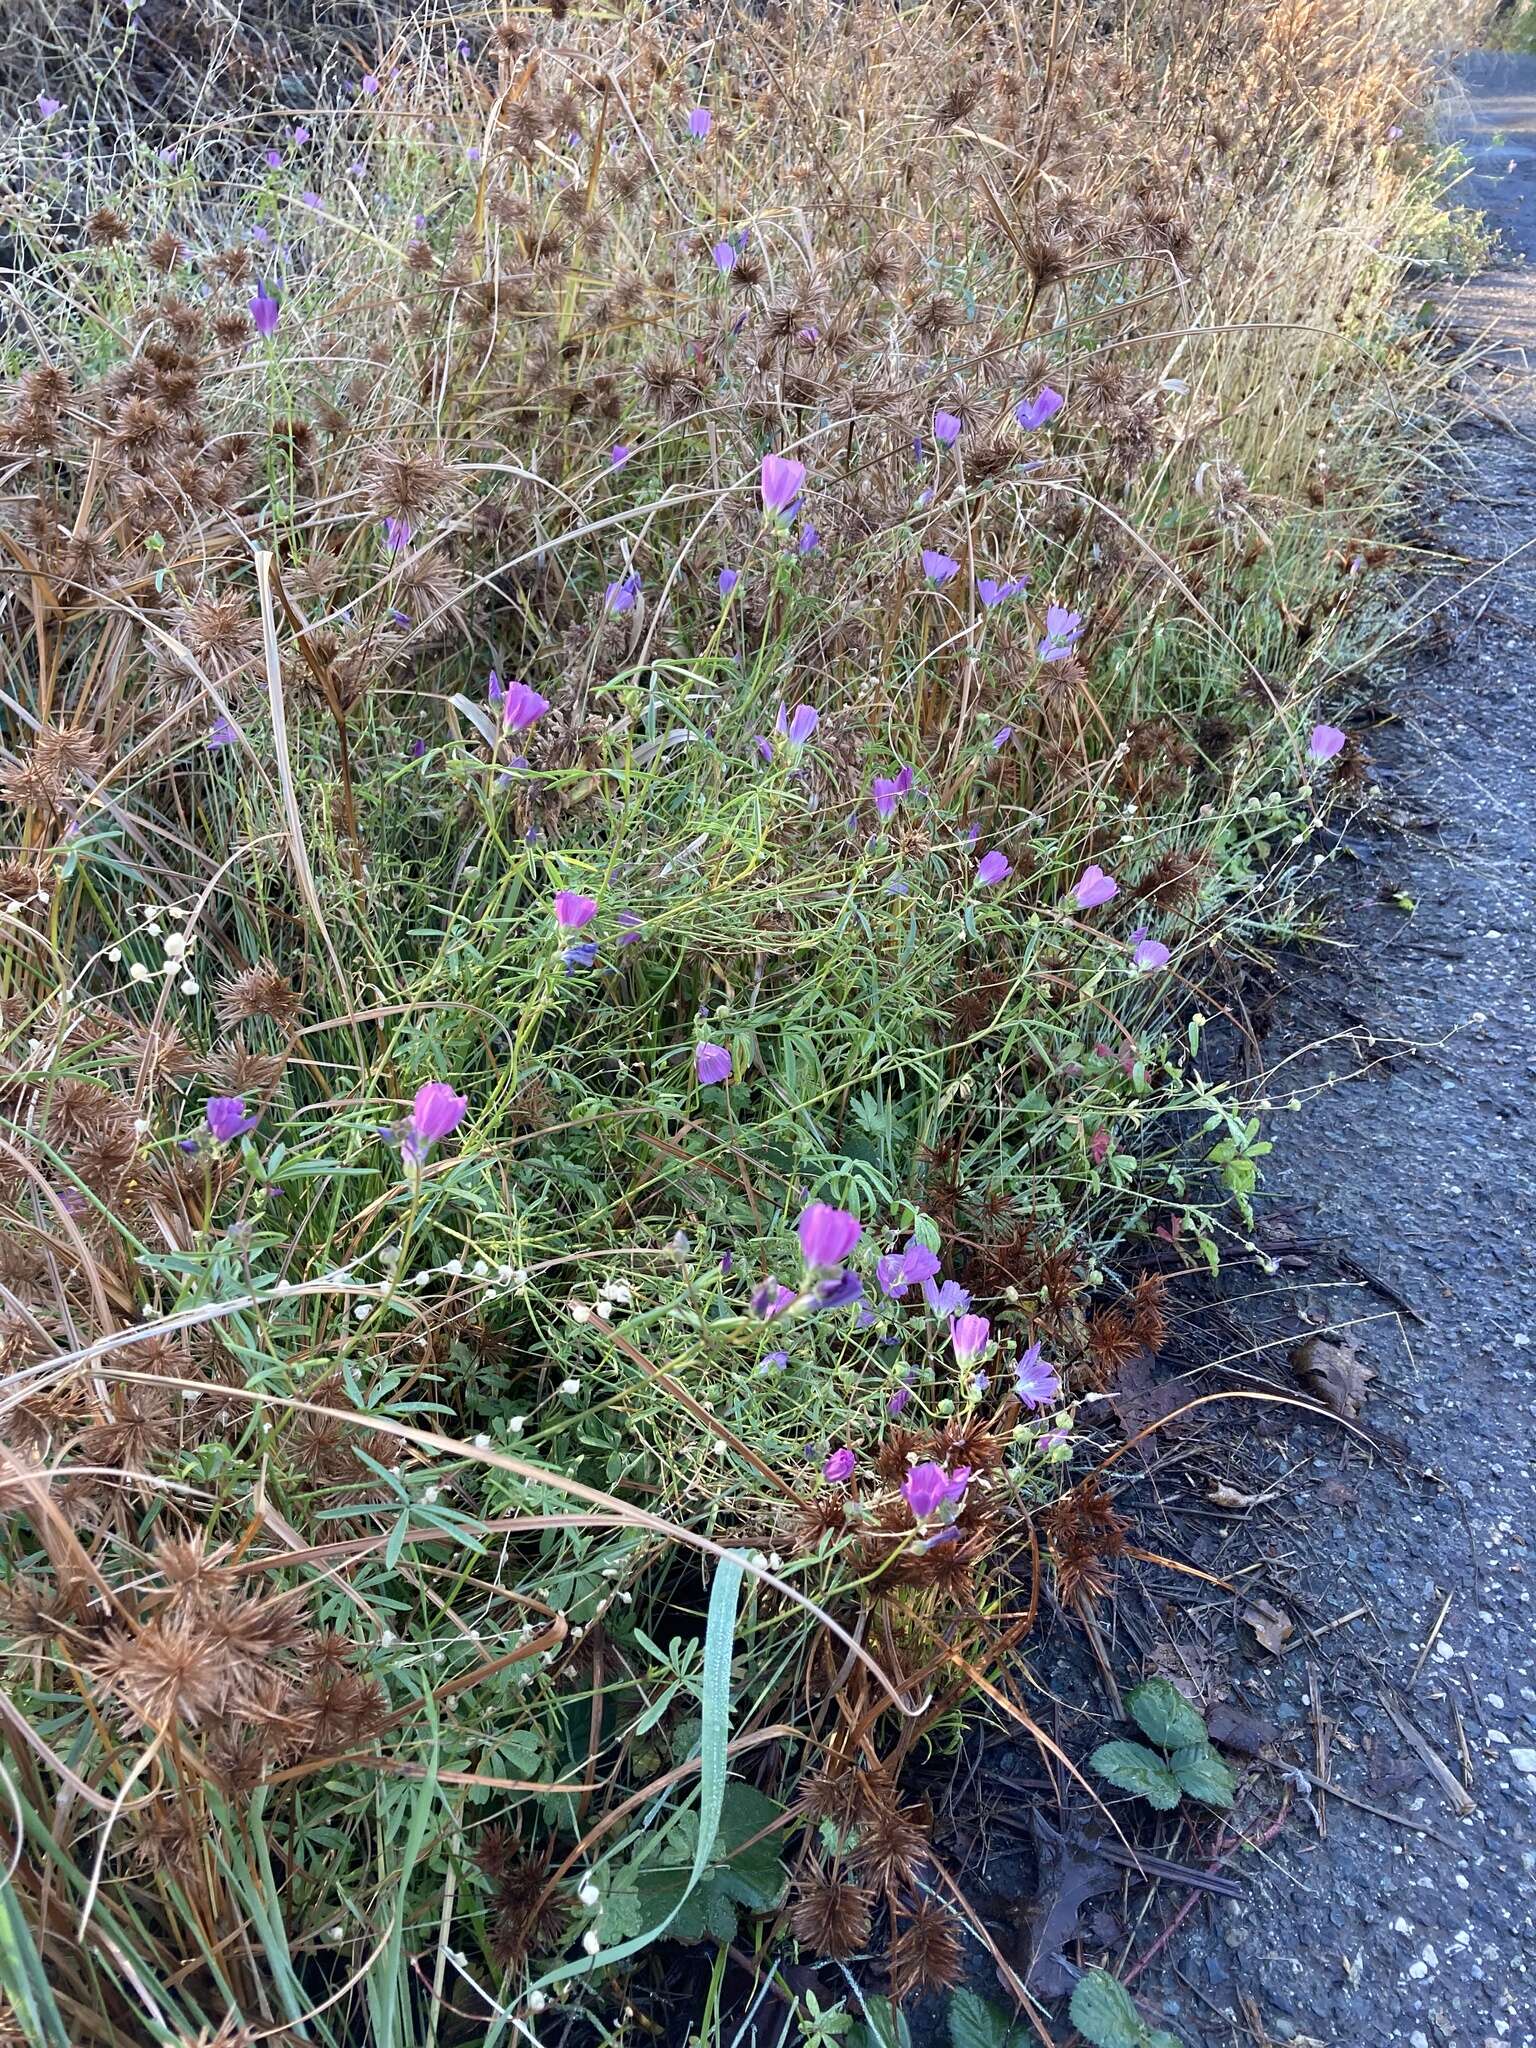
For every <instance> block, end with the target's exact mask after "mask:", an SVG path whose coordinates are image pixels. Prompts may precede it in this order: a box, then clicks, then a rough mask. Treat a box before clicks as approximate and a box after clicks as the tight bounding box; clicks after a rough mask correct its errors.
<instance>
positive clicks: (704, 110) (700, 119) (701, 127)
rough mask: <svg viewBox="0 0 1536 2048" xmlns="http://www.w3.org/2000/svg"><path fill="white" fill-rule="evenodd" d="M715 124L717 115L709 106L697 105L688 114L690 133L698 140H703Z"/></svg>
mask: <svg viewBox="0 0 1536 2048" xmlns="http://www.w3.org/2000/svg"><path fill="white" fill-rule="evenodd" d="M714 124H715V117H714V115H713V114H712V113H711V112H710V111H709V109H708V107H695V108H694V110H693V112H692V113H691V114H690V115H689V116H688V133H689V134H690V135H691V136H693V138H694V140H695V141H697V142H702V141H703V140H704V138H705V136H706V135H707V134H708V133H709V131H710V129H711V128H712V127H713V126H714Z"/></svg>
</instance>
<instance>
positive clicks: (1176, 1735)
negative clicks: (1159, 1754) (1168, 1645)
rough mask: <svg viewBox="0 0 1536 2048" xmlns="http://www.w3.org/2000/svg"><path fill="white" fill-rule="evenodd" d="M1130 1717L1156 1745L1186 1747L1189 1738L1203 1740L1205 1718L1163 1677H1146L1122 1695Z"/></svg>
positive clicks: (1159, 1746) (1190, 1740)
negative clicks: (1140, 1683)
mask: <svg viewBox="0 0 1536 2048" xmlns="http://www.w3.org/2000/svg"><path fill="white" fill-rule="evenodd" d="M1125 1704H1126V1706H1127V1707H1128V1708H1129V1709H1130V1713H1131V1719H1132V1720H1133V1721H1134V1722H1135V1723H1136V1726H1137V1727H1138V1728H1139V1729H1140V1730H1141V1732H1142V1734H1143V1735H1145V1736H1146V1738H1147V1740H1148V1741H1149V1742H1155V1743H1156V1744H1157V1746H1158V1748H1159V1749H1185V1748H1187V1747H1188V1746H1189V1744H1190V1743H1192V1742H1204V1740H1205V1722H1204V1720H1203V1719H1202V1717H1201V1715H1200V1713H1199V1711H1198V1709H1197V1708H1195V1707H1192V1706H1191V1705H1190V1703H1189V1701H1188V1700H1187V1699H1185V1697H1184V1695H1183V1693H1181V1692H1180V1691H1179V1689H1178V1687H1177V1686H1176V1685H1174V1684H1173V1683H1172V1682H1171V1681H1170V1680H1168V1679H1166V1678H1149V1679H1148V1680H1147V1681H1146V1683H1145V1684H1144V1685H1136V1686H1132V1688H1131V1690H1130V1691H1129V1692H1128V1693H1127V1694H1126V1696H1125Z"/></svg>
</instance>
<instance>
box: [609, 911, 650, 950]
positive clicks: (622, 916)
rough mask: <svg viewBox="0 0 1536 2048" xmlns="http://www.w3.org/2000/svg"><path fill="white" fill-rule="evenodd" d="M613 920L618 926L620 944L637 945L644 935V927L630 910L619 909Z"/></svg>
mask: <svg viewBox="0 0 1536 2048" xmlns="http://www.w3.org/2000/svg"><path fill="white" fill-rule="evenodd" d="M615 922H616V923H617V924H618V927H619V944H620V945H621V946H638V945H639V943H640V941H641V940H642V939H643V938H644V937H645V927H644V926H643V925H642V924H641V922H640V920H639V918H638V917H636V915H635V913H634V912H633V911H632V910H621V911H620V912H619V914H618V917H617V919H616V920H615Z"/></svg>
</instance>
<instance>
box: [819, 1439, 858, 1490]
mask: <svg viewBox="0 0 1536 2048" xmlns="http://www.w3.org/2000/svg"><path fill="white" fill-rule="evenodd" d="M857 1462H858V1460H857V1459H856V1458H855V1457H854V1455H853V1453H852V1451H850V1450H849V1448H848V1446H847V1445H846V1444H844V1445H843V1447H842V1449H841V1450H839V1451H834V1452H833V1453H832V1455H831V1457H830V1458H828V1460H827V1462H826V1463H825V1465H823V1466H822V1468H821V1476H822V1478H823V1479H825V1480H826V1481H827V1482H828V1484H829V1485H832V1486H841V1485H843V1483H844V1482H845V1481H846V1480H849V1479H851V1478H852V1477H853V1468H854V1466H855V1464H857Z"/></svg>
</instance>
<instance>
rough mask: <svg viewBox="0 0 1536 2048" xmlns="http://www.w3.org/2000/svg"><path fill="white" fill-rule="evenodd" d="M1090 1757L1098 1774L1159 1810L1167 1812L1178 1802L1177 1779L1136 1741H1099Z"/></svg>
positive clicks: (1159, 1759) (1149, 1751) (1148, 1750)
mask: <svg viewBox="0 0 1536 2048" xmlns="http://www.w3.org/2000/svg"><path fill="white" fill-rule="evenodd" d="M1090 1761H1091V1762H1092V1764H1093V1768H1094V1769H1095V1770H1096V1771H1097V1772H1098V1774H1099V1776H1100V1777H1101V1778H1108V1780H1109V1782H1110V1783H1111V1785H1118V1786H1119V1787H1120V1789H1121V1791H1122V1792H1134V1793H1135V1794H1136V1795H1137V1797H1138V1798H1140V1799H1145V1800H1146V1802H1147V1804H1148V1805H1149V1806H1155V1807H1156V1808H1157V1810H1158V1812H1159V1813H1171V1812H1172V1811H1173V1809H1174V1807H1176V1806H1177V1805H1178V1803H1179V1781H1178V1779H1177V1778H1176V1777H1175V1776H1174V1775H1173V1773H1172V1771H1170V1770H1169V1768H1168V1766H1167V1765H1166V1764H1165V1763H1164V1762H1163V1760H1162V1758H1161V1757H1159V1756H1155V1755H1154V1754H1153V1753H1152V1751H1151V1750H1150V1749H1147V1748H1145V1747H1144V1746H1143V1745H1142V1744H1141V1743H1139V1742H1101V1743H1100V1744H1099V1747H1098V1748H1097V1749H1096V1750H1095V1751H1094V1752H1093V1756H1092V1758H1091V1759H1090Z"/></svg>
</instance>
